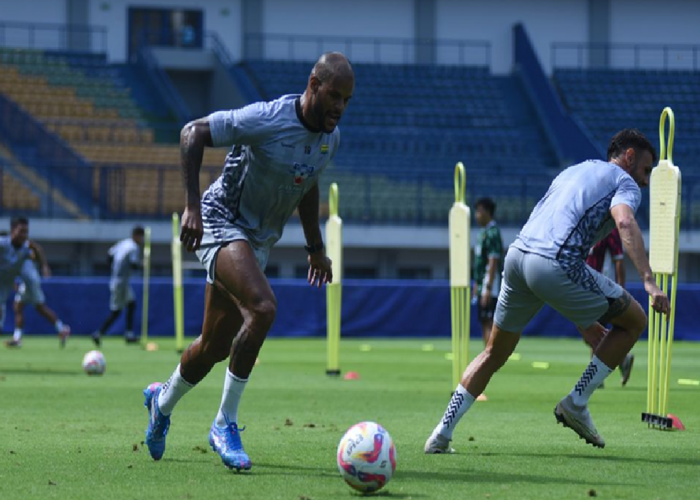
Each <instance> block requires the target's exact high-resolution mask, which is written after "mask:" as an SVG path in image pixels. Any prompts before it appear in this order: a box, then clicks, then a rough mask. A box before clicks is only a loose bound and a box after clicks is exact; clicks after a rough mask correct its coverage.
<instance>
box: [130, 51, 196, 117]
mask: <svg viewBox="0 0 700 500" xmlns="http://www.w3.org/2000/svg"><path fill="white" fill-rule="evenodd" d="M136 63H137V64H138V65H139V66H140V67H141V68H142V69H143V70H144V71H145V73H146V74H147V75H149V77H150V78H151V79H152V81H153V83H154V84H155V85H156V86H157V87H158V88H159V89H161V90H162V91H163V95H164V97H165V99H166V101H167V103H168V105H169V106H170V108H171V109H172V111H173V113H174V114H175V116H176V117H177V120H178V123H180V125H184V124H185V123H187V122H188V121H189V120H190V119H191V118H192V116H191V113H190V111H189V109H188V108H187V104H186V103H185V100H184V99H183V98H182V96H181V95H180V93H179V92H178V91H177V89H176V88H175V86H174V85H173V82H172V80H170V77H169V76H168V75H167V73H165V70H163V68H161V67H160V65H159V64H158V62H157V61H156V60H155V57H154V56H153V53H152V52H151V48H150V47H149V46H147V45H144V46H142V47H141V48H140V49H139V50H138V52H137V53H136Z"/></svg>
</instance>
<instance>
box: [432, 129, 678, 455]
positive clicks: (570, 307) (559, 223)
mask: <svg viewBox="0 0 700 500" xmlns="http://www.w3.org/2000/svg"><path fill="white" fill-rule="evenodd" d="M654 163H656V151H655V150H654V147H653V146H652V145H651V143H650V142H649V141H648V140H647V138H646V137H644V135H642V134H641V133H640V132H639V131H637V130H632V129H625V130H622V131H620V132H618V133H617V134H616V135H615V136H614V137H613V138H612V141H611V142H610V146H609V147H608V161H607V162H604V161H599V160H589V161H585V162H583V163H580V164H578V165H574V166H572V167H570V168H568V169H566V170H564V171H563V172H562V173H560V174H559V175H558V176H557V177H556V178H555V179H554V181H553V182H552V184H551V186H550V187H549V190H548V191H547V193H546V194H545V196H544V198H542V199H541V200H540V202H539V203H538V204H537V206H536V207H535V208H534V210H533V211H532V214H530V218H529V219H528V221H527V223H526V224H525V226H524V227H523V229H522V230H521V232H520V234H519V235H518V237H517V238H516V240H515V242H514V243H513V244H512V245H511V246H510V248H509V249H508V253H507V254H506V259H505V265H504V271H503V285H502V287H501V293H500V295H499V297H498V304H497V306H496V314H495V318H494V325H493V330H492V331H491V337H490V338H489V343H488V345H487V346H486V349H484V351H483V352H482V353H481V354H479V355H478V356H477V357H476V358H475V359H474V360H473V361H472V362H471V363H470V364H469V366H468V367H467V368H466V370H465V371H464V375H463V377H462V381H461V383H460V384H459V385H457V387H456V389H455V391H454V393H453V396H452V399H451V400H450V403H449V405H448V407H447V410H446V411H445V414H444V415H443V417H442V418H441V420H440V422H439V423H438V425H437V426H436V427H435V429H434V430H433V432H432V434H431V435H430V437H429V438H428V440H427V441H426V443H425V452H426V453H449V452H452V451H453V450H452V448H450V441H451V439H452V432H453V431H454V428H455V426H456V425H457V423H458V422H459V420H460V419H461V418H462V416H463V415H464V414H465V413H466V412H467V410H469V408H470V407H471V406H472V404H473V402H474V399H475V398H476V397H477V396H478V395H479V394H481V393H482V392H483V391H484V389H485V388H486V386H487V384H488V383H489V380H491V377H492V376H493V374H494V373H496V371H498V369H499V368H500V367H501V366H503V364H504V363H505V362H506V361H507V360H508V357H509V356H510V355H511V353H512V352H513V350H514V349H515V346H516V345H517V344H518V341H519V340H520V333H521V332H522V331H523V329H524V328H525V326H526V325H527V324H528V323H529V322H530V320H531V319H532V317H533V316H534V315H535V314H536V313H537V311H539V310H540V308H541V307H542V306H543V305H544V304H545V303H547V304H549V305H551V306H552V307H553V308H554V309H556V310H557V311H559V312H560V313H561V314H562V315H563V316H565V317H566V318H568V319H569V320H571V321H572V322H573V323H574V324H575V325H576V326H577V327H578V328H579V330H580V331H581V333H582V335H583V337H584V339H585V340H586V341H588V342H589V343H590V344H591V345H592V346H593V347H594V348H595V355H594V356H593V359H592V360H591V362H590V363H589V365H588V367H587V368H586V369H585V371H584V372H583V375H582V376H581V379H580V380H579V381H578V382H577V383H576V385H575V386H574V388H573V389H572V390H571V392H570V393H569V394H568V395H567V396H565V397H564V398H563V399H562V400H561V401H560V402H559V403H557V405H556V407H555V409H554V415H555V417H556V419H557V421H559V422H560V423H562V424H563V425H564V426H566V427H570V428H571V429H573V430H574V431H575V432H576V433H577V434H578V435H579V436H580V437H581V438H582V439H585V441H586V442H587V443H590V444H592V445H593V446H597V447H600V448H602V447H604V446H605V441H604V440H603V437H602V436H601V435H600V434H598V431H597V430H596V427H595V425H594V424H593V420H592V419H591V416H590V414H589V412H588V400H589V398H590V397H591V395H592V394H593V391H595V390H596V388H597V387H598V386H599V385H600V384H601V383H602V382H603V380H605V378H606V377H607V376H608V375H610V373H611V372H612V371H613V370H614V369H615V367H616V366H618V365H619V364H620V363H621V362H622V360H623V359H624V358H625V355H626V354H627V353H628V352H629V351H630V349H631V348H632V346H633V345H634V344H635V342H636V341H637V338H638V337H639V335H640V334H641V333H642V332H643V331H644V329H645V328H646V326H647V317H646V314H645V312H644V310H643V309H642V306H640V305H639V303H638V302H637V301H636V300H634V299H633V298H632V296H631V295H630V294H629V293H628V292H627V291H625V290H624V289H623V288H622V287H621V286H620V285H618V284H617V283H614V282H613V281H612V280H610V279H608V278H607V277H605V276H603V275H601V274H600V273H599V272H597V271H595V270H593V269H592V268H590V267H589V266H587V265H586V263H585V258H586V255H588V251H589V249H590V248H591V245H592V244H593V243H594V242H595V241H596V240H598V239H600V238H602V237H603V236H605V235H607V234H608V233H609V232H610V231H611V229H612V228H613V226H617V228H618V230H619V231H620V236H621V237H622V242H623V244H624V246H625V249H626V250H627V253H628V254H629V256H630V259H631V260H632V262H633V263H634V265H635V267H636V268H637V271H638V272H639V275H640V276H641V278H642V281H643V282H644V289H645V290H646V292H647V293H648V294H649V295H650V297H651V305H652V307H653V308H654V310H656V311H659V312H661V313H664V314H668V311H669V303H668V298H667V297H666V295H665V294H664V293H663V292H662V291H661V290H660V289H659V287H658V286H657V285H656V282H655V280H654V276H653V275H652V272H651V268H650V267H649V260H648V259H647V255H646V252H645V250H644V240H643V239H642V233H641V231H640V229H639V226H638V225H637V221H636V220H635V217H634V214H635V212H636V210H637V208H638V207H639V203H640V201H641V198H642V194H641V190H640V187H645V186H647V185H648V184H649V175H650V174H651V169H652V166H653V165H654ZM599 320H600V321H605V322H610V323H612V324H613V328H612V330H610V332H607V331H606V330H605V328H603V327H602V326H601V324H600V323H599V322H598V321H599ZM606 333H607V334H606Z"/></svg>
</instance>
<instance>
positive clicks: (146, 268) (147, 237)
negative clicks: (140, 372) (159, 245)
mask: <svg viewBox="0 0 700 500" xmlns="http://www.w3.org/2000/svg"><path fill="white" fill-rule="evenodd" d="M150 279H151V228H150V227H148V226H146V227H145V228H144V235H143V301H142V303H141V346H142V347H144V348H145V347H146V344H147V343H148V292H149V290H148V288H149V284H150Z"/></svg>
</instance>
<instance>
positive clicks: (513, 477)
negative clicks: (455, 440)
mask: <svg viewBox="0 0 700 500" xmlns="http://www.w3.org/2000/svg"><path fill="white" fill-rule="evenodd" d="M495 455H496V454H495V453H494V454H481V456H495ZM503 455H514V456H517V455H515V454H506V453H504V454H503ZM524 456H525V455H524ZM532 456H533V457H534V456H537V455H536V454H532ZM540 456H541V457H556V456H557V455H544V454H542V455H540ZM574 458H576V457H574ZM586 458H595V457H593V456H591V457H586ZM255 465H256V466H259V467H265V468H267V469H273V472H269V471H266V472H265V474H271V475H281V476H295V477H298V476H313V477H315V478H318V477H319V476H328V477H338V471H337V470H336V469H335V468H328V467H326V468H318V467H303V466H299V465H277V464H266V463H256V464H255ZM395 477H398V478H405V479H411V480H419V481H425V482H428V483H430V482H440V483H443V482H453V483H458V484H464V483H465V482H471V483H493V484H510V483H531V484H561V485H571V484H580V485H582V486H590V484H591V483H590V481H584V480H580V481H579V480H576V479H572V478H569V477H567V478H564V477H559V476H555V475H551V476H546V475H537V474H518V473H517V472H508V473H503V474H502V473H498V472H490V471H484V470H474V469H473V468H471V467H465V469H464V470H454V469H453V470H445V469H442V470H440V471H426V470H411V469H406V468H403V467H399V468H397V470H396V476H395ZM596 484H598V485H599V486H600V485H605V486H634V484H631V483H623V482H601V481H599V480H598V481H597V482H596ZM384 495H385V496H387V497H390V498H408V497H414V498H415V497H416V495H411V494H409V493H406V494H400V495H399V494H392V493H391V490H387V491H386V493H384ZM372 496H382V492H379V493H377V494H375V495H372Z"/></svg>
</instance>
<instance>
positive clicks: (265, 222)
mask: <svg viewBox="0 0 700 500" xmlns="http://www.w3.org/2000/svg"><path fill="white" fill-rule="evenodd" d="M299 98H300V96H299V95H287V96H282V97H280V98H279V99H277V100H274V101H270V102H258V103H255V104H251V105H249V106H246V107H244V108H241V109H234V110H230V111H218V112H216V113H212V114H211V115H209V127H210V129H211V136H212V140H213V142H214V146H233V148H232V149H231V152H230V153H229V154H228V156H227V157H226V163H225V165H224V169H223V172H222V173H221V176H220V177H219V178H218V179H217V180H216V181H215V182H214V183H213V184H212V185H211V186H209V188H208V189H207V190H206V192H205V193H204V196H203V197H202V219H203V223H204V225H205V226H208V227H207V229H209V230H210V231H211V232H212V233H213V235H214V237H215V238H216V239H217V240H224V239H225V237H224V235H223V228H224V226H225V225H226V223H227V222H228V223H229V224H233V225H235V226H236V227H239V228H240V229H241V230H242V231H243V232H244V233H245V234H246V236H247V238H248V241H249V242H250V243H251V244H252V245H253V246H255V247H270V246H272V245H273V244H274V243H275V242H277V240H279V239H280V237H281V236H282V231H283V229H284V225H285V224H286V222H287V220H289V218H290V217H291V215H292V213H294V210H295V209H296V208H297V206H298V205H299V202H300V201H301V199H302V197H303V196H304V195H305V194H306V193H307V192H308V191H309V190H310V189H311V188H312V187H313V186H315V185H316V183H317V182H318V178H319V176H320V175H321V173H322V172H323V170H324V169H325V168H326V166H327V165H328V163H329V162H330V160H331V158H333V155H334V154H335V152H336V150H337V148H338V144H339V142H340V131H339V130H338V128H337V127H336V129H335V130H334V131H333V132H332V133H330V134H326V133H323V132H319V131H313V130H311V129H310V128H308V127H307V126H306V125H305V124H304V123H303V122H302V117H301V106H300V104H299Z"/></svg>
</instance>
